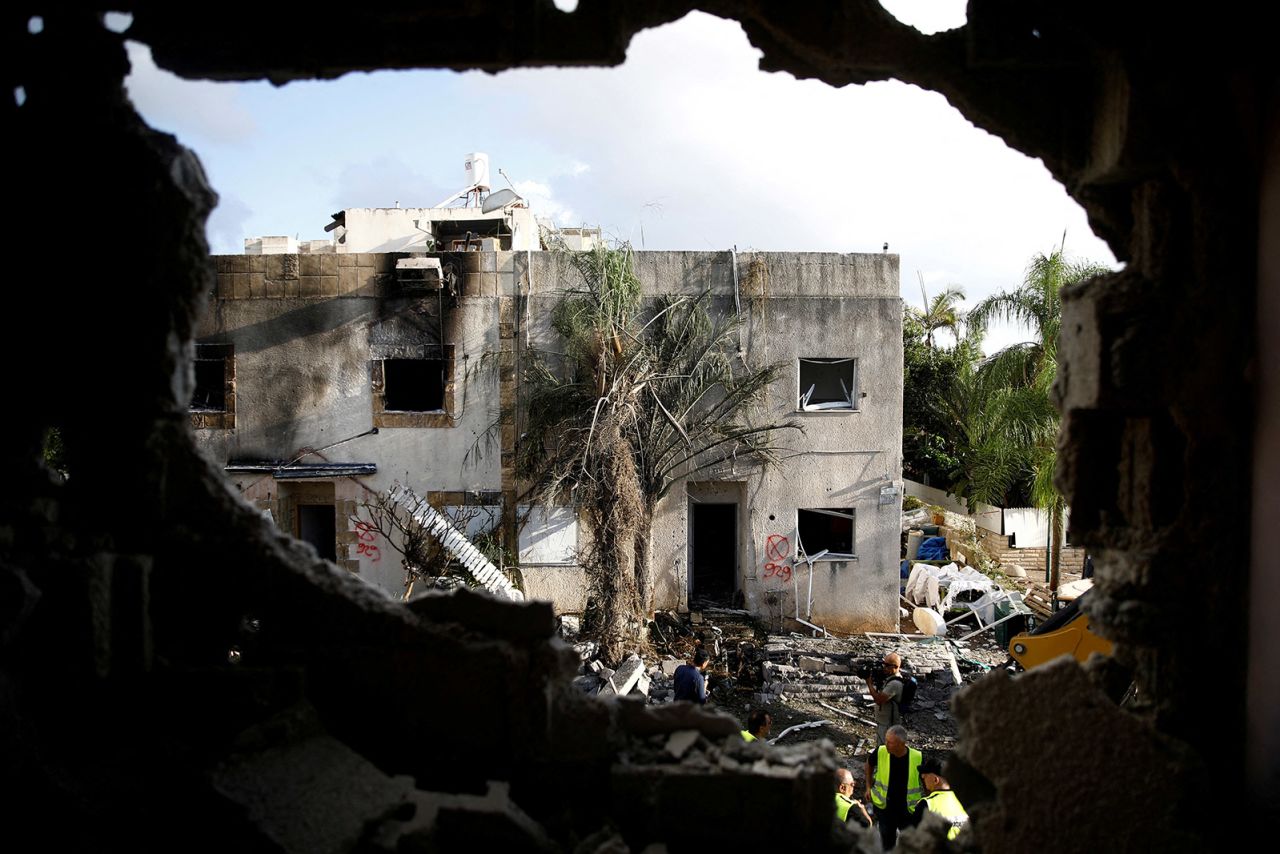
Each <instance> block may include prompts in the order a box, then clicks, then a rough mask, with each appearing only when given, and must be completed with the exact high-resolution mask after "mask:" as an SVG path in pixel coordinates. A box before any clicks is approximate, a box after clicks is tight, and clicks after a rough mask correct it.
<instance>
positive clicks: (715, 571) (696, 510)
mask: <svg viewBox="0 0 1280 854" xmlns="http://www.w3.org/2000/svg"><path fill="white" fill-rule="evenodd" d="M690 508H691V509H690V514H689V515H690V524H689V529H690V535H689V539H690V546H691V548H690V552H691V555H690V558H689V565H690V567H691V568H692V572H691V573H690V574H691V575H692V577H693V590H692V591H691V592H692V594H693V596H694V597H696V598H698V599H708V600H712V601H716V602H729V601H731V600H732V599H733V591H734V588H735V587H736V576H737V569H738V505H737V504H709V503H698V504H691V505H690Z"/></svg>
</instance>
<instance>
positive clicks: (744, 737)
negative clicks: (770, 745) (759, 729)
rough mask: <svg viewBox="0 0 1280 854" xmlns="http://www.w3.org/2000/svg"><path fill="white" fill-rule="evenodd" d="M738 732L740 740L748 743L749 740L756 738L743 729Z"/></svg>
mask: <svg viewBox="0 0 1280 854" xmlns="http://www.w3.org/2000/svg"><path fill="white" fill-rule="evenodd" d="M738 734H739V735H741V736H742V740H743V741H745V742H746V743H747V744H750V743H751V742H753V741H755V740H756V737H755V736H754V735H752V734H751V733H749V732H747V731H746V730H745V729H744V730H743V731H742V732H740V733H738Z"/></svg>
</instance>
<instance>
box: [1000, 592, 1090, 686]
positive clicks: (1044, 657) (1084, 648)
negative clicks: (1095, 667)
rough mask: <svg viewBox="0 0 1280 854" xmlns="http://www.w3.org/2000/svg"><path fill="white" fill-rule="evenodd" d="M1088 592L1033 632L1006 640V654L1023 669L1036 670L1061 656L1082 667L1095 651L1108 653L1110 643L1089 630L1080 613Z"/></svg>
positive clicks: (1084, 614) (1085, 619) (1086, 621)
mask: <svg viewBox="0 0 1280 854" xmlns="http://www.w3.org/2000/svg"><path fill="white" fill-rule="evenodd" d="M1088 595H1089V594H1088V593H1085V594H1084V595H1082V596H1080V597H1078V598H1076V599H1074V600H1073V601H1072V602H1071V603H1070V604H1068V605H1067V606H1066V607H1064V608H1062V609H1060V610H1059V611H1057V612H1056V613H1055V614H1054V615H1053V616H1051V617H1049V619H1047V620H1045V621H1044V622H1043V623H1041V624H1040V625H1038V626H1036V627H1035V629H1033V630H1032V631H1029V632H1023V633H1022V634H1019V635H1014V636H1013V637H1012V638H1011V639H1010V640H1009V655H1010V656H1012V658H1013V660H1014V661H1016V662H1018V663H1019V664H1021V665H1022V669H1023V670H1030V669H1031V668H1033V667H1039V666H1040V665H1041V664H1044V663H1045V662H1047V661H1052V660H1053V659H1055V658H1057V657H1059V656H1062V655H1070V656H1074V657H1075V659H1076V661H1079V662H1080V663H1081V664H1083V663H1084V662H1085V661H1087V660H1088V659H1089V656H1090V655H1091V654H1093V653H1095V652H1097V653H1100V654H1102V655H1110V654H1111V648H1112V645H1111V641H1109V640H1107V639H1106V638H1103V637H1099V636H1098V635H1096V634H1094V633H1093V632H1092V631H1090V630H1089V615H1088V614H1086V613H1085V612H1084V611H1083V610H1081V608H1080V605H1081V603H1082V602H1084V600H1085V597H1086V596H1088Z"/></svg>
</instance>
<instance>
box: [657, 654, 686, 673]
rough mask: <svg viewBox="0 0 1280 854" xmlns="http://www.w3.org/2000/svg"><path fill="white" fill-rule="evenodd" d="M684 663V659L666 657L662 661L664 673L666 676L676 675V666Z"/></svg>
mask: <svg viewBox="0 0 1280 854" xmlns="http://www.w3.org/2000/svg"><path fill="white" fill-rule="evenodd" d="M682 664H684V662H683V661H679V660H677V659H674V658H668V659H664V660H663V662H662V675H663V676H666V677H672V676H675V675H676V668H677V667H679V666H680V665H682Z"/></svg>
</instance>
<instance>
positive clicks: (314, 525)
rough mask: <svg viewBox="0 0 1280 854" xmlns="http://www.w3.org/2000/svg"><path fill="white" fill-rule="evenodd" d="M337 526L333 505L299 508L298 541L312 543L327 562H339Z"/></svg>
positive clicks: (313, 505) (304, 505)
mask: <svg viewBox="0 0 1280 854" xmlns="http://www.w3.org/2000/svg"><path fill="white" fill-rule="evenodd" d="M336 535H337V525H336V522H335V517H334V509H333V505H332V504H303V505H300V506H299V507H298V539H300V540H302V541H303V542H304V543H310V544H311V545H312V546H313V547H314V548H315V550H316V552H317V553H319V555H320V557H322V558H324V559H325V560H337V558H338V554H337V550H336V547H335V545H334V539H335V537H336Z"/></svg>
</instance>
